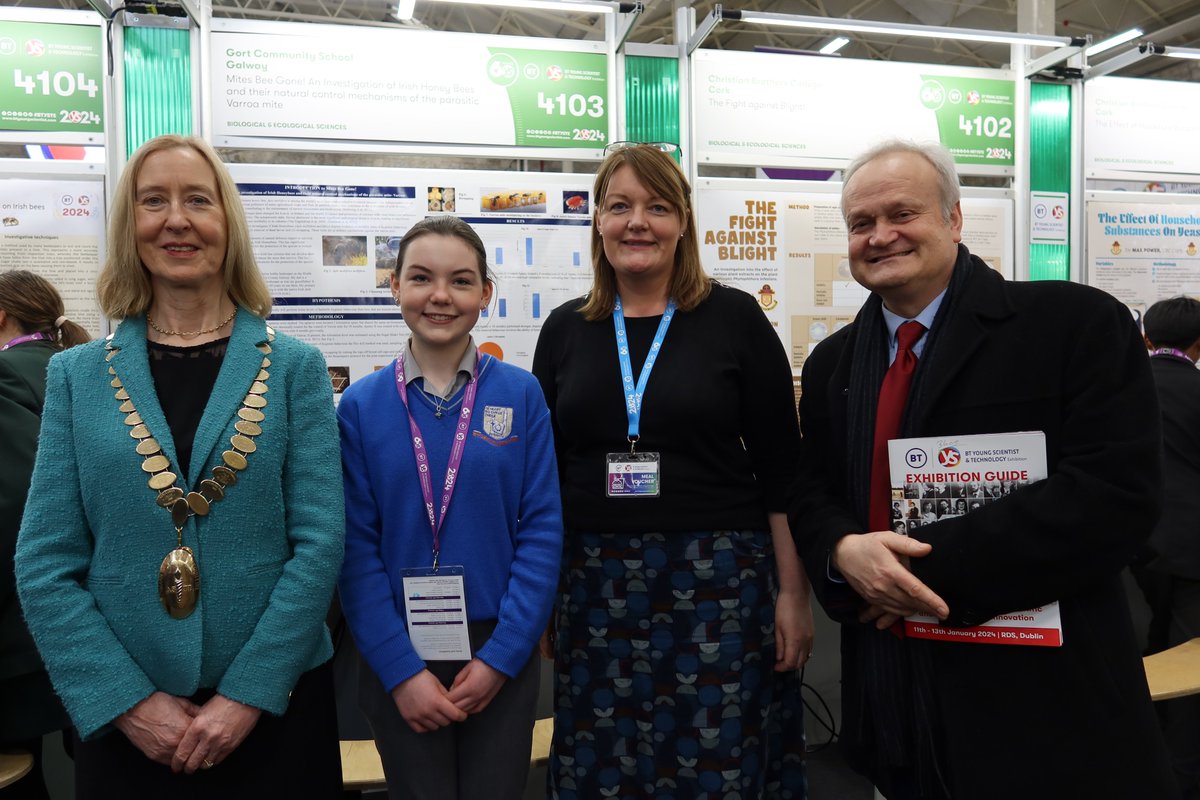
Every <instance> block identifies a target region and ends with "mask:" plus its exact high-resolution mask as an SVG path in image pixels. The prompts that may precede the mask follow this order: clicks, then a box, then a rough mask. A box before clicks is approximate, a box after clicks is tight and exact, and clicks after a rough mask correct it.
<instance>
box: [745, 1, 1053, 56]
mask: <svg viewBox="0 0 1200 800" xmlns="http://www.w3.org/2000/svg"><path fill="white" fill-rule="evenodd" d="M721 18H722V19H729V20H741V21H742V22H753V23H756V24H758V25H782V26H785V27H791V28H806V29H808V30H818V31H847V32H849V33H881V34H884V35H886V36H919V37H923V38H926V39H956V40H959V41H965V42H993V43H996V44H1025V45H1036V46H1040V47H1059V46H1061V45H1065V44H1070V43H1071V39H1070V38H1068V37H1066V36H1041V35H1038V34H1032V33H1008V32H1005V31H985V30H976V29H973V28H937V27H928V26H925V25H910V24H907V23H903V22H894V23H893V22H872V21H870V20H857V19H831V18H825V17H804V16H797V15H793V14H772V13H768V12H763V11H733V10H725V9H721Z"/></svg>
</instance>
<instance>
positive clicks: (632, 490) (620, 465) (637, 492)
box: [605, 453, 660, 497]
mask: <svg viewBox="0 0 1200 800" xmlns="http://www.w3.org/2000/svg"><path fill="white" fill-rule="evenodd" d="M607 461H608V475H607V480H608V485H607V488H606V491H605V494H606V495H607V496H608V497H658V495H659V491H660V487H659V474H660V473H659V465H660V460H659V455H658V453H609V454H608V459H607Z"/></svg>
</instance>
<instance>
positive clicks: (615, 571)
mask: <svg viewBox="0 0 1200 800" xmlns="http://www.w3.org/2000/svg"><path fill="white" fill-rule="evenodd" d="M563 570H564V574H563V581H562V583H561V586H562V587H563V593H562V594H561V595H560V597H559V602H558V605H557V608H556V612H555V613H556V615H557V623H558V638H557V641H556V644H555V679H554V697H555V711H554V739H553V744H552V746H551V751H550V765H549V767H548V769H547V782H548V785H549V794H550V796H551V797H554V798H559V800H576V798H589V799H590V798H605V799H606V800H643V798H648V797H654V798H656V800H671V799H672V798H674V799H676V800H692V799H693V798H695V799H696V800H713V799H714V798H725V800H753V799H754V798H772V799H774V798H789V799H793V800H803V798H805V796H806V794H807V783H806V776H805V769H804V767H805V765H804V715H803V708H802V705H801V701H800V681H799V675H798V674H797V673H796V672H790V673H786V674H785V673H777V672H775V671H774V670H773V667H774V664H775V615H774V600H773V598H774V596H775V557H774V554H773V550H772V547H771V537H770V534H769V533H767V532H765V531H702V532H694V533H682V534H679V533H671V534H657V533H646V534H590V533H572V532H568V534H567V545H566V554H565V557H564V559H563Z"/></svg>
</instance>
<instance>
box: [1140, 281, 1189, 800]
mask: <svg viewBox="0 0 1200 800" xmlns="http://www.w3.org/2000/svg"><path fill="white" fill-rule="evenodd" d="M1143 325H1144V327H1145V333H1146V344H1147V345H1148V346H1149V347H1150V349H1151V351H1152V352H1151V353H1150V369H1151V371H1152V372H1153V373H1154V384H1155V386H1156V387H1157V388H1158V403H1159V407H1160V408H1161V410H1162V426H1163V481H1162V483H1163V513H1162V518H1161V519H1159V521H1158V525H1157V526H1156V527H1155V528H1154V532H1153V533H1152V534H1151V535H1150V541H1149V543H1148V547H1147V548H1146V551H1145V554H1144V558H1142V559H1140V561H1141V562H1142V563H1140V564H1139V565H1138V566H1137V567H1136V568H1135V569H1134V576H1135V577H1136V578H1137V580H1138V585H1139V586H1141V587H1142V591H1143V592H1144V594H1145V595H1146V600H1147V602H1148V603H1149V604H1150V608H1151V612H1152V614H1153V618H1152V620H1151V625H1150V642H1149V647H1148V651H1149V652H1158V651H1160V650H1165V649H1166V648H1168V647H1174V646H1175V645H1177V644H1182V643H1183V642H1186V641H1189V640H1191V639H1193V638H1195V637H1197V636H1200V370H1197V369H1196V366H1195V365H1196V359H1197V358H1200V301H1198V300H1195V299H1194V298H1191V297H1173V298H1171V299H1170V300H1160V301H1159V302H1157V303H1155V304H1154V305H1152V306H1150V308H1149V309H1148V310H1147V311H1146V315H1145V317H1144V318H1143ZM1160 711H1161V712H1162V715H1163V717H1164V722H1165V725H1164V731H1165V733H1166V737H1167V747H1168V749H1169V750H1170V753H1171V762H1172V766H1173V767H1174V769H1175V777H1176V778H1177V779H1178V780H1179V783H1180V787H1181V789H1182V791H1183V796H1184V798H1186V800H1197V799H1200V696H1194V697H1181V698H1179V699H1177V700H1168V701H1166V702H1165V703H1163V704H1162V707H1161V708H1160Z"/></svg>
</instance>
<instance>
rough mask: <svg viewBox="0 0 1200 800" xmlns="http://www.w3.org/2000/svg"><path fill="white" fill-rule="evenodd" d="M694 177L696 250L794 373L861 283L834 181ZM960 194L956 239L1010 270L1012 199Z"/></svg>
mask: <svg viewBox="0 0 1200 800" xmlns="http://www.w3.org/2000/svg"><path fill="white" fill-rule="evenodd" d="M763 184H764V182H762V181H757V182H748V181H736V180H734V181H730V180H720V179H715V178H709V179H702V180H700V181H699V182H698V185H697V192H696V213H697V224H698V226H699V234H700V254H701V259H702V261H703V263H704V267H705V269H707V270H708V272H709V273H710V274H711V275H712V276H713V277H715V278H716V279H717V280H720V281H722V282H723V283H726V284H729V285H730V286H736V287H737V288H739V289H743V290H745V291H747V292H750V293H751V294H753V295H755V296H756V297H758V300H759V305H760V306H761V307H762V309H763V311H764V312H765V313H766V315H767V318H768V319H769V320H770V321H771V324H772V325H774V326H775V330H776V331H777V332H778V333H779V337H780V339H782V340H783V344H784V347H785V348H786V349H787V350H788V353H789V354H790V355H791V359H792V370H793V372H794V374H795V375H796V376H799V374H800V370H801V368H802V367H803V365H804V359H805V358H807V357H808V354H809V353H810V352H811V351H812V348H813V347H815V346H816V345H817V343H818V342H820V341H821V340H822V339H824V338H825V337H826V336H828V335H830V334H831V333H834V332H835V331H837V330H839V329H841V328H842V327H844V326H846V325H847V324H849V323H850V322H851V321H853V319H854V315H855V314H857V313H858V309H859V307H860V306H862V304H863V303H864V302H865V301H866V299H867V296H868V292H867V290H866V289H864V288H862V287H861V286H859V285H858V284H857V283H856V282H855V281H854V278H853V277H851V275H850V262H849V259H848V256H847V247H846V225H845V223H844V222H843V221H842V214H841V210H840V209H839V207H838V197H839V196H838V194H837V191H839V190H840V188H841V185H840V184H813V183H801V182H790V181H789V182H785V181H778V182H767V184H766V185H763ZM997 194H998V195H999V196H991V197H964V198H963V199H962V209H963V243H964V244H966V245H967V247H968V248H969V249H970V250H971V252H972V253H974V254H975V255H977V256H979V257H980V258H982V259H983V260H984V261H986V262H987V263H988V264H989V265H990V266H991V267H992V268H993V269H996V270H998V271H1000V272H1001V273H1002V274H1003V275H1004V276H1005V277H1006V278H1009V279H1011V278H1012V277H1013V235H1014V232H1013V213H1014V211H1013V203H1012V200H1011V199H1010V198H1008V197H1007V196H1005V195H1004V193H997Z"/></svg>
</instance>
